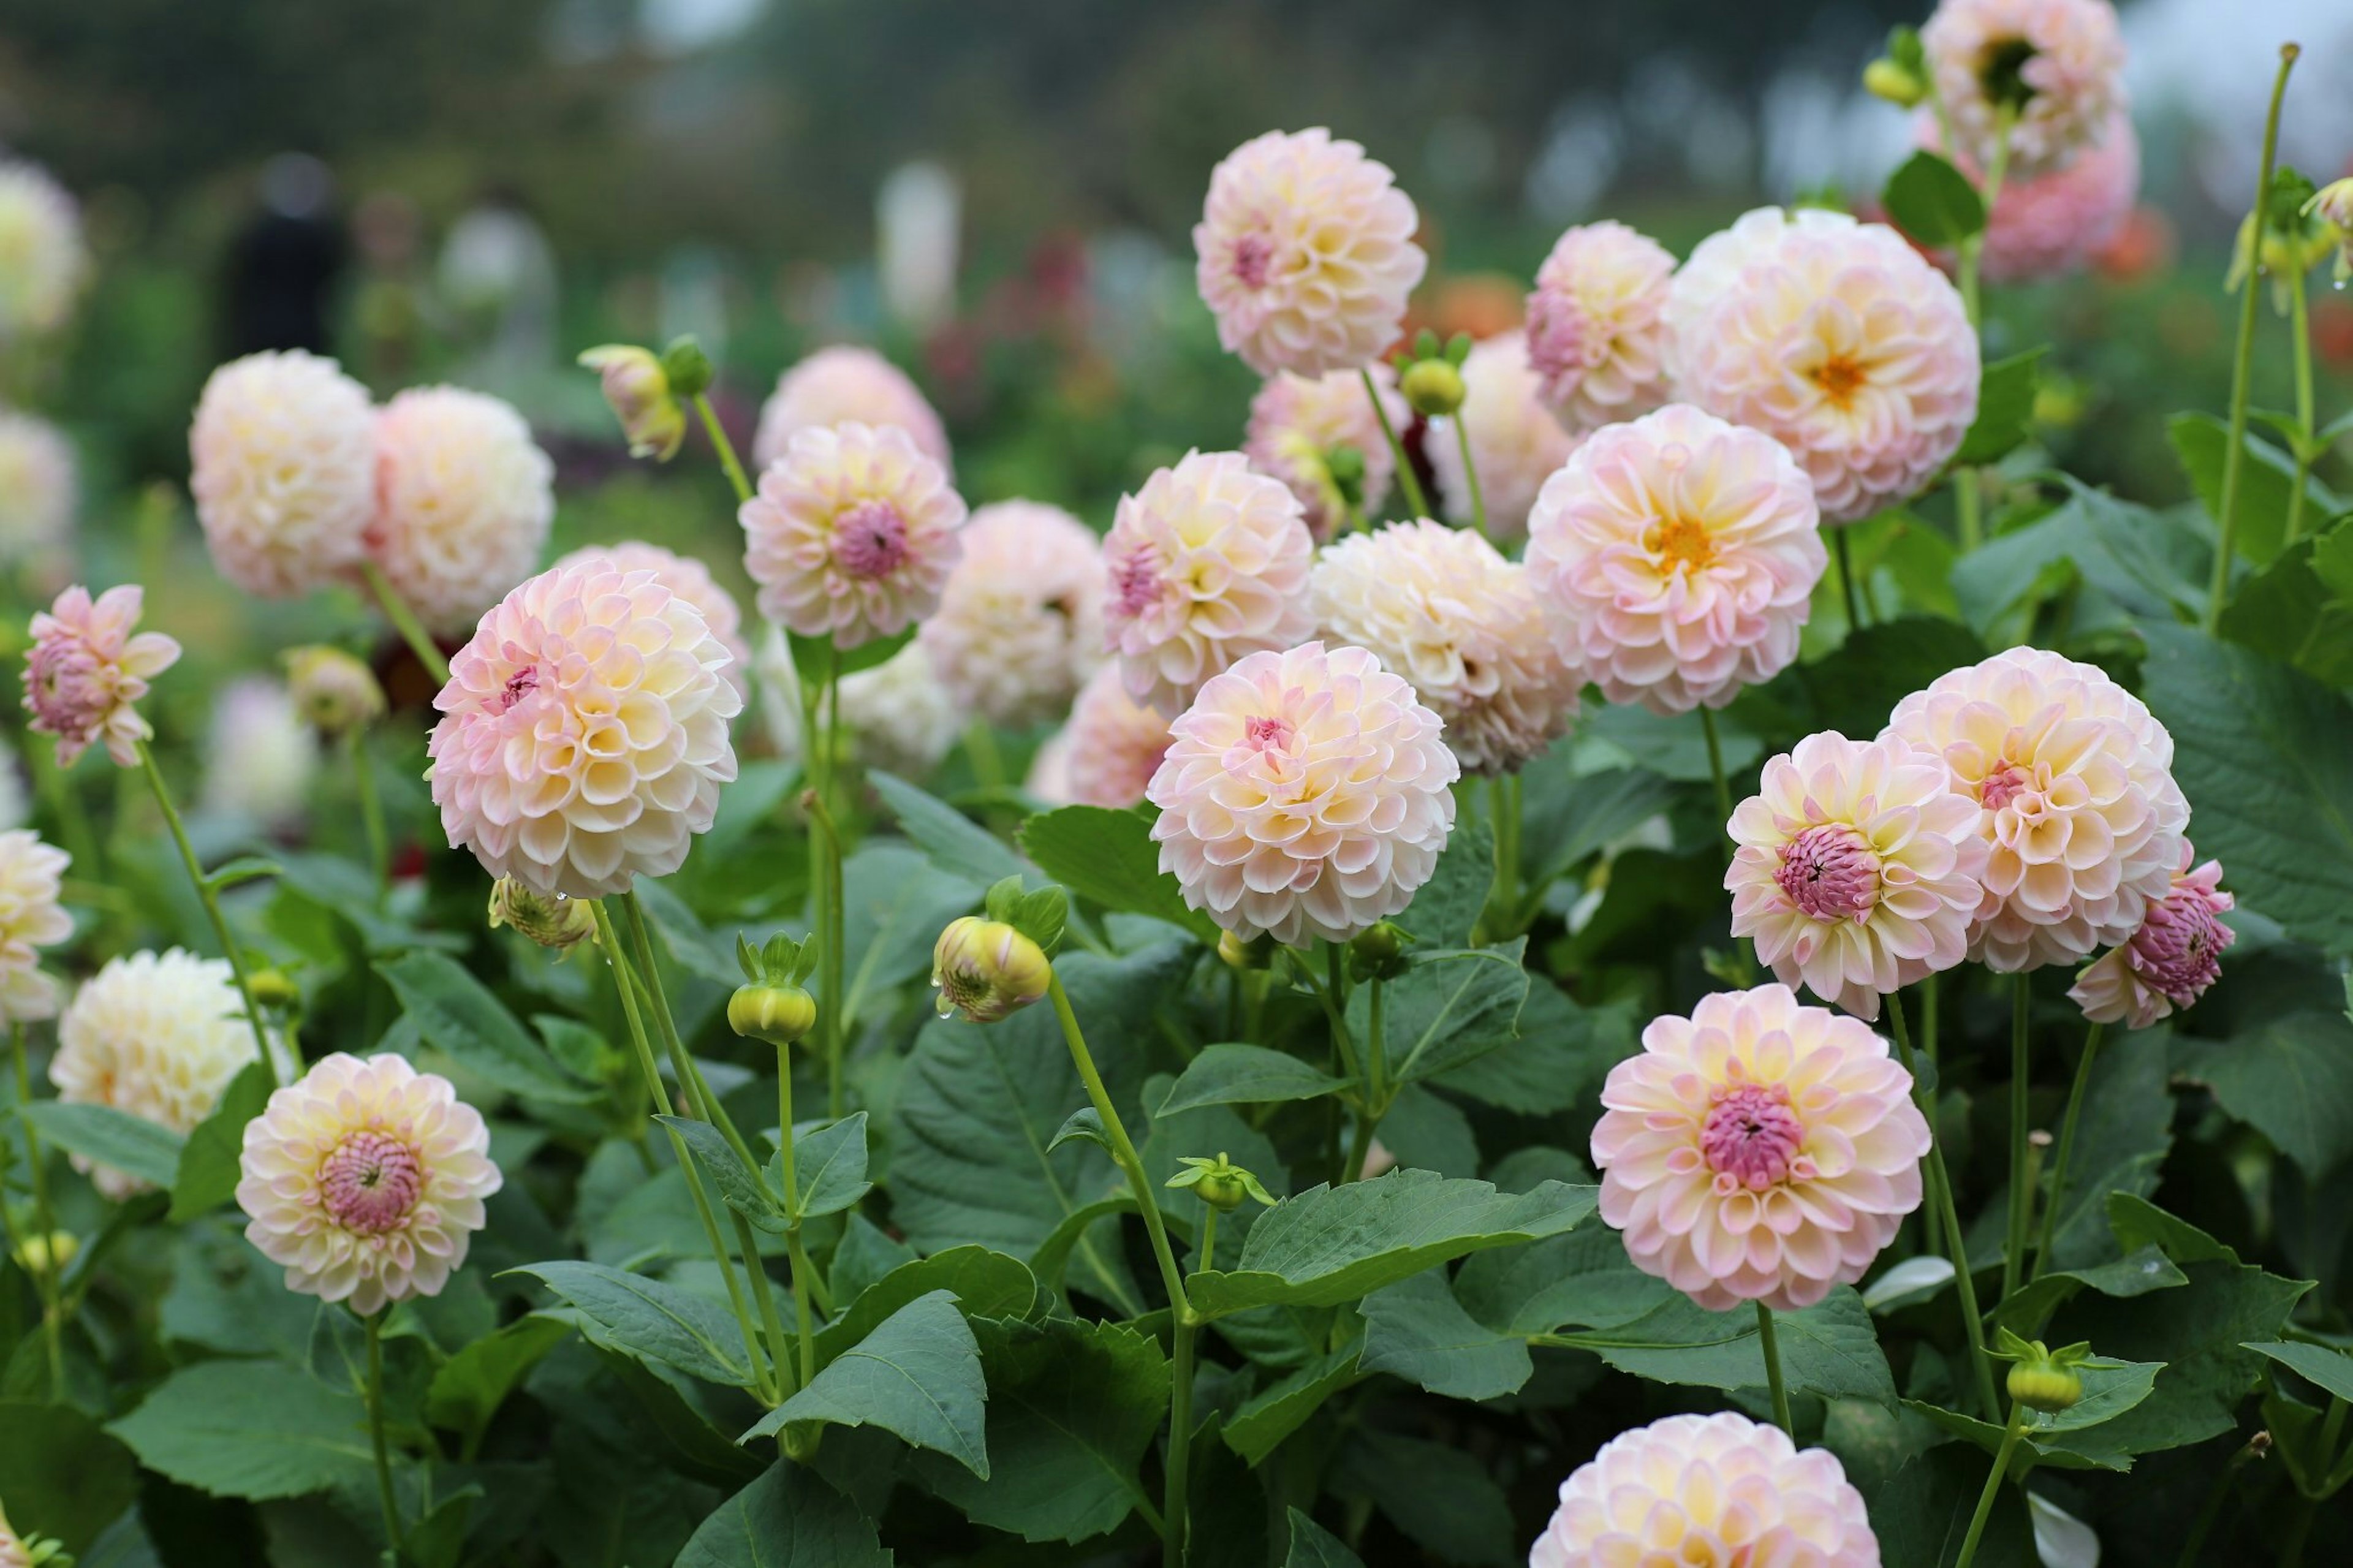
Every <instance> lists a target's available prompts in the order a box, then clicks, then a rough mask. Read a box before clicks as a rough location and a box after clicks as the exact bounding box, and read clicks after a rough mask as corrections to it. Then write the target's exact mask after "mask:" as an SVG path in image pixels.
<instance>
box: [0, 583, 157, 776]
mask: <svg viewBox="0 0 2353 1568" xmlns="http://www.w3.org/2000/svg"><path fill="white" fill-rule="evenodd" d="M145 596H146V595H145V594H144V592H143V591H142V590H141V589H140V588H139V587H138V586H137V585H136V584H129V583H126V584H121V586H119V587H113V588H109V589H108V590H107V591H106V592H105V593H103V594H100V595H99V596H98V597H97V598H96V599H95V600H93V599H91V597H90V590H89V589H87V588H85V587H82V586H81V585H80V584H75V585H74V586H73V587H70V588H68V589H67V590H66V591H65V592H64V593H62V594H59V595H58V599H57V603H56V604H54V605H50V606H49V607H48V608H47V609H46V610H43V611H41V612H39V613H37V614H36V615H35V616H33V624H32V637H33V647H32V651H31V652H30V653H27V654H26V656H25V711H26V712H27V713H30V714H31V715H32V716H33V718H32V722H31V723H30V724H28V725H26V728H27V729H29V730H31V731H33V732H34V733H35V734H37V735H55V736H56V737H57V738H58V766H59V767H61V768H69V767H71V766H73V764H74V762H75V759H77V758H79V756H80V755H81V754H82V752H84V751H86V750H88V749H89V747H90V744H91V743H92V742H98V741H104V742H106V754H107V755H108V756H110V757H111V758H113V759H114V761H115V763H117V764H118V765H119V766H121V767H126V768H128V767H135V766H137V765H138V763H139V743H140V742H142V741H145V740H147V739H149V738H150V737H152V736H153V734H154V733H155V731H154V730H153V727H151V726H150V725H149V724H148V722H147V721H146V720H144V719H142V718H141V717H140V715H139V710H138V708H137V707H136V706H135V704H136V703H137V702H138V700H140V699H141V698H142V697H144V696H146V695H147V682H148V680H149V679H151V678H152V677H154V676H158V675H161V674H163V673H164V671H165V670H167V669H169V668H172V666H173V665H174V663H176V662H177V661H178V659H179V657H180V645H179V644H178V643H176V642H174V641H173V640H172V639H171V638H170V637H165V636H164V634H163V633H162V632H137V633H134V632H133V631H132V627H133V626H137V625H138V624H139V615H140V610H141V608H142V602H143V601H144V599H145Z"/></svg>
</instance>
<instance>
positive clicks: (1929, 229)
mask: <svg viewBox="0 0 2353 1568" xmlns="http://www.w3.org/2000/svg"><path fill="white" fill-rule="evenodd" d="M1879 205H1880V206H1881V207H1882V208H1883V209H1884V210H1885V212H1886V214H1887V216H1888V218H1889V220H1890V221H1891V222H1893V223H1894V225H1895V226H1897V227H1899V228H1901V229H1903V231H1904V232H1905V234H1908V235H1910V236H1911V237H1913V238H1914V239H1916V240H1918V241H1919V242H1920V243H1921V244H1923V245H1930V246H1948V245H1958V244H1959V243H1960V242H1961V241H1963V240H1965V239H1967V238H1968V237H1970V236H1971V235H1973V234H1976V233H1977V232H1978V231H1979V230H1980V229H1982V228H1984V227H1985V226H1986V210H1985V199H1984V198H1983V197H1982V196H1980V195H1978V188H1977V187H1976V186H1975V185H1973V184H1969V177H1968V175H1967V174H1962V173H1961V172H1960V171H1959V170H1958V169H1956V168H1955V167H1953V165H1952V164H1951V163H1948V162H1947V161H1946V160H1945V159H1943V158H1940V157H1938V156H1937V155H1936V153H1931V152H1929V151H1927V150H1926V148H1923V149H1921V150H1920V151H1919V152H1917V153H1913V154H1912V156H1911V157H1909V158H1907V159H1905V161H1904V162H1903V163H1901V164H1900V165H1898V166H1897V168H1896V171H1895V173H1894V174H1890V175H1888V176H1887V184H1886V185H1885V186H1884V187H1883V188H1882V189H1881V191H1880V193H1879Z"/></svg>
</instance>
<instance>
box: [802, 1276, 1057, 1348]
mask: <svg viewBox="0 0 2353 1568" xmlns="http://www.w3.org/2000/svg"><path fill="white" fill-rule="evenodd" d="M941 1291H944V1292H945V1293H947V1294H948V1295H951V1296H953V1297H955V1300H956V1301H957V1303H958V1304H959V1305H960V1306H961V1307H962V1308H963V1310H964V1311H965V1314H966V1315H967V1316H970V1317H976V1318H1018V1317H1024V1316H1026V1315H1027V1314H1028V1313H1029V1309H1030V1307H1031V1305H1032V1304H1033V1303H1034V1302H1035V1301H1036V1300H1037V1297H1038V1286H1037V1281H1036V1280H1035V1279H1032V1278H1031V1276H1030V1273H1029V1268H1028V1266H1027V1265H1025V1264H1024V1263H1023V1262H1022V1261H1021V1260H1020V1259H1019V1258H1008V1257H1007V1256H1006V1255H1005V1254H1004V1253H1002V1252H991V1251H990V1250H988V1248H987V1247H949V1248H948V1249H947V1250H946V1251H944V1252H934V1253H933V1254H932V1255H931V1256H930V1257H929V1258H920V1259H918V1260H916V1261H915V1262H913V1263H905V1264H902V1265H900V1266H899V1267H898V1268H893V1269H892V1270H891V1272H890V1273H888V1274H886V1275H884V1276H883V1277H882V1278H881V1279H878V1280H876V1281H875V1282H874V1283H873V1284H872V1285H871V1286H869V1287H867V1289H865V1290H863V1291H862V1292H860V1294H859V1296H858V1298H857V1299H856V1300H852V1301H851V1302H849V1304H848V1305H847V1306H845V1307H842V1308H841V1310H840V1311H839V1312H838V1313H837V1314H836V1315H835V1317H834V1319H833V1321H831V1322H829V1323H828V1324H826V1326H825V1327H824V1328H822V1329H820V1330H819V1331H818V1336H817V1364H818V1366H820V1367H822V1366H826V1365H828V1364H830V1363H832V1361H833V1359H834V1358H835V1357H836V1356H839V1355H840V1354H842V1353H843V1352H846V1351H848V1350H849V1349H850V1348H851V1347H852V1346H854V1345H856V1344H857V1343H858V1342H860V1341H861V1340H863V1339H864V1338H865V1337H866V1336H867V1335H868V1334H870V1333H871V1332H873V1331H875V1329H877V1328H878V1327H880V1326H881V1324H882V1323H883V1322H884V1321H886V1320H888V1319H889V1318H891V1317H892V1314H894V1313H896V1312H897V1311H898V1310H900V1309H901V1308H902V1307H904V1306H906V1305H907V1303H909V1302H910V1301H913V1300H918V1299H920V1298H922V1297H924V1296H928V1295H932V1294H934V1293H936V1292H941Z"/></svg>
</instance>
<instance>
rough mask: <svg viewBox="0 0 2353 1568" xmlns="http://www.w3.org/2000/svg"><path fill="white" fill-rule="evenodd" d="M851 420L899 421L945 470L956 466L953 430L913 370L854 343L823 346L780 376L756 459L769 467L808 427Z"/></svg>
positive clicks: (764, 414) (764, 413) (765, 411)
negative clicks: (913, 378) (918, 386)
mask: <svg viewBox="0 0 2353 1568" xmlns="http://www.w3.org/2000/svg"><path fill="white" fill-rule="evenodd" d="M850 424H856V425H872V426H886V425H887V426H897V427H898V428H899V429H902V430H904V431H905V432H906V433H907V438H908V439H909V440H911V441H913V442H914V444H915V449H916V450H917V451H919V452H921V453H923V456H925V457H926V458H930V459H931V460H932V461H933V462H934V463H937V464H938V465H939V466H940V471H941V472H942V473H944V474H953V473H955V462H954V460H953V459H952V458H951V457H950V455H949V452H948V437H947V431H946V430H945V429H944V427H943V426H941V424H940V416H939V415H938V414H937V413H936V412H934V410H933V408H932V405H930V404H929V403H926V402H925V401H924V400H923V394H922V393H920V392H918V391H916V390H915V384H914V383H913V382H912V381H910V380H908V379H907V373H906V372H904V371H902V370H901V369H900V368H899V367H898V366H897V365H895V364H892V363H891V362H890V361H889V360H887V359H884V358H883V357H882V356H881V354H878V353H875V352H874V351H873V350H872V349H864V348H857V347H854V346H851V345H849V344H836V345H835V346H834V347H832V348H825V349H819V350H818V351H817V353H813V354H811V355H809V356H808V357H807V359H805V360H803V361H801V362H800V363H798V364H797V365H794V366H793V367H792V368H791V369H790V370H787V371H786V372H785V374H782V375H780V376H778V377H777V378H776V391H774V392H772V393H770V394H769V395H768V401H767V402H765V403H764V404H762V405H760V428H759V431H758V433H757V434H756V435H754V437H752V460H753V461H754V463H756V464H758V465H759V466H760V467H761V468H766V467H767V466H768V465H769V464H771V463H773V462H776V460H777V459H778V458H782V457H783V456H784V455H785V454H786V452H787V451H788V450H790V449H791V447H792V444H793V437H796V436H797V435H799V434H800V433H801V432H802V431H804V430H822V429H824V428H825V427H826V426H829V425H850Z"/></svg>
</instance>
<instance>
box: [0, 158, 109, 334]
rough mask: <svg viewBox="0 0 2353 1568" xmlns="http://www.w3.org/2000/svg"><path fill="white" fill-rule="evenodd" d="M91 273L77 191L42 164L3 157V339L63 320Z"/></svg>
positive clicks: (0, 236)
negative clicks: (72, 193) (71, 190)
mask: <svg viewBox="0 0 2353 1568" xmlns="http://www.w3.org/2000/svg"><path fill="white" fill-rule="evenodd" d="M89 276H90V252H89V250H88V248H87V247H84V245H83V244H82V237H81V212H80V209H79V207H77V206H76V205H74V199H73V197H71V196H69V195H67V194H66V190H65V187H64V186H62V185H60V184H58V183H57V181H55V180H53V179H51V178H50V177H49V175H48V172H47V170H45V169H43V168H41V167H40V166H39V165H37V164H35V163H24V162H21V161H17V160H8V161H0V339H10V338H16V337H22V336H27V335H31V334H36V333H40V332H48V331H56V330H57V329H58V327H61V326H63V325H64V324H65V321H66V318H67V317H68V316H69V315H70V314H72V312H73V307H74V300H76V299H77V298H78V297H79V295H80V293H81V288H82V284H83V283H84V282H85V281H86V280H87V279H88V278H89Z"/></svg>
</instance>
